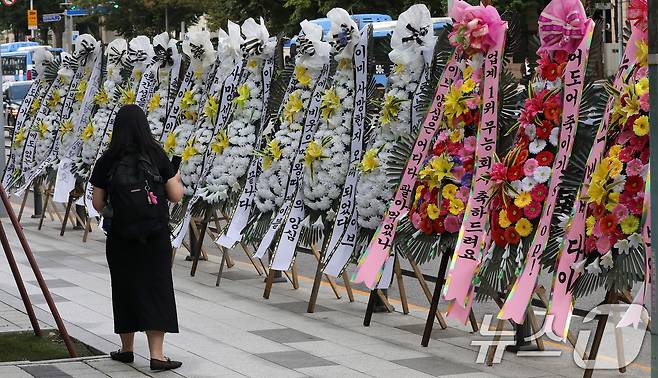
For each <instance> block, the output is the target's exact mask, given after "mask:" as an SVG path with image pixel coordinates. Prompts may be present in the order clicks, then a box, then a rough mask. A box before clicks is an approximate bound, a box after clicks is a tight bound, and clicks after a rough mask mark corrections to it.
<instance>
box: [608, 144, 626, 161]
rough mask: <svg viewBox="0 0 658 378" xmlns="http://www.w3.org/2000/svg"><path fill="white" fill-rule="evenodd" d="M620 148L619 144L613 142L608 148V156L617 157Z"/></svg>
mask: <svg viewBox="0 0 658 378" xmlns="http://www.w3.org/2000/svg"><path fill="white" fill-rule="evenodd" d="M622 148H623V147H622V146H621V145H620V144H615V145H614V146H612V147H610V150H608V156H610V157H612V158H617V159H618V158H619V153H621V150H622Z"/></svg>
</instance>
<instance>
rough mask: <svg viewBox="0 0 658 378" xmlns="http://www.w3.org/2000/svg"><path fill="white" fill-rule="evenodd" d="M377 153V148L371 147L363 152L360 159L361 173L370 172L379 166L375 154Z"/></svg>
mask: <svg viewBox="0 0 658 378" xmlns="http://www.w3.org/2000/svg"><path fill="white" fill-rule="evenodd" d="M378 154H379V149H378V148H371V149H369V150H368V151H366V153H365V154H363V159H361V165H360V168H361V171H362V172H363V173H370V172H372V171H374V170H375V169H377V167H379V160H377V155H378Z"/></svg>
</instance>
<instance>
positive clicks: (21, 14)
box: [0, 0, 63, 42]
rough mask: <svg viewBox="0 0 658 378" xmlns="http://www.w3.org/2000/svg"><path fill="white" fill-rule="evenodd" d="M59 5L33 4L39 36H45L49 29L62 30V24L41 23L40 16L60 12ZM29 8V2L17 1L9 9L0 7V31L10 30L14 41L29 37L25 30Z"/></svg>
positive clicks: (52, 1)
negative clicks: (37, 21)
mask: <svg viewBox="0 0 658 378" xmlns="http://www.w3.org/2000/svg"><path fill="white" fill-rule="evenodd" d="M59 3H60V1H59V0H40V1H35V2H34V8H35V9H36V10H37V14H38V17H39V33H40V34H42V35H43V34H45V32H47V31H48V28H49V27H51V28H53V29H54V30H55V32H57V31H58V30H61V29H63V24H62V25H60V24H59V23H43V22H41V15H43V14H44V13H58V12H61V11H62V10H61V8H60V7H59ZM29 8H30V2H29V1H17V2H16V3H15V4H14V5H12V6H10V7H7V6H3V5H0V30H11V31H12V32H13V33H14V35H15V36H16V40H23V39H24V37H25V36H26V35H30V31H29V30H27V10H28V9H29ZM2 42H4V41H2Z"/></svg>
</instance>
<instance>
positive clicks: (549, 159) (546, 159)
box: [535, 150, 555, 167]
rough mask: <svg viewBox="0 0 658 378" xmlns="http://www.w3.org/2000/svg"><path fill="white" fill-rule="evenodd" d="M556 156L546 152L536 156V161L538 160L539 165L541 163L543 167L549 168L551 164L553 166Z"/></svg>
mask: <svg viewBox="0 0 658 378" xmlns="http://www.w3.org/2000/svg"><path fill="white" fill-rule="evenodd" d="M554 158H555V156H554V155H553V153H552V152H551V151H547V150H544V151H542V152H540V153H538V154H537V156H535V160H537V163H539V165H540V166H542V167H549V166H551V164H553V159H554Z"/></svg>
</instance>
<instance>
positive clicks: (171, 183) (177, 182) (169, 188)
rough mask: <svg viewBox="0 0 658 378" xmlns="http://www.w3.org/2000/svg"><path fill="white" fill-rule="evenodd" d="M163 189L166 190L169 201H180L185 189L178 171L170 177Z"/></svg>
mask: <svg viewBox="0 0 658 378" xmlns="http://www.w3.org/2000/svg"><path fill="white" fill-rule="evenodd" d="M165 191H166V192H167V199H168V200H169V201H170V202H180V201H181V200H182V199H183V194H185V189H184V188H183V183H182V182H181V178H180V172H178V173H176V176H174V177H172V178H170V179H169V180H168V181H167V182H166V183H165Z"/></svg>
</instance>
